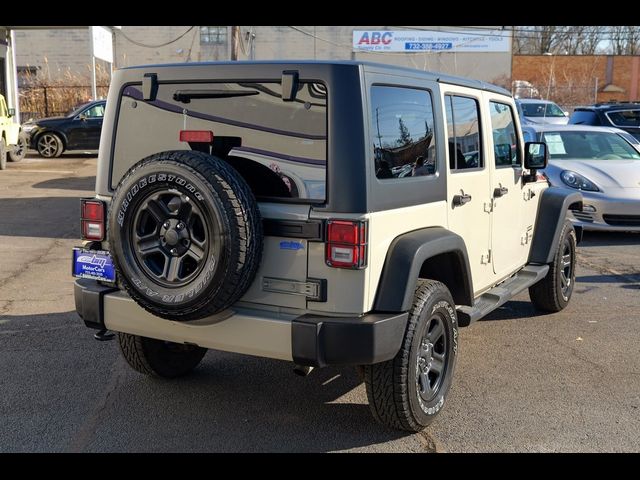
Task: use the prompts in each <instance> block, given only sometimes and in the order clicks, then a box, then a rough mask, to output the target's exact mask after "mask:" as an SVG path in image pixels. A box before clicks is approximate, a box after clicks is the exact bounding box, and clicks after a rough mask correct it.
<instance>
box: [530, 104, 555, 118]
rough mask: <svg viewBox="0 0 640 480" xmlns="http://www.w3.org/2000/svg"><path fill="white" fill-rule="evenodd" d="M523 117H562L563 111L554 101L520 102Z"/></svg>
mask: <svg viewBox="0 0 640 480" xmlns="http://www.w3.org/2000/svg"><path fill="white" fill-rule="evenodd" d="M520 107H521V108H522V113H523V115H524V116H525V117H564V112H563V111H562V109H560V107H559V106H557V105H556V104H555V103H520Z"/></svg>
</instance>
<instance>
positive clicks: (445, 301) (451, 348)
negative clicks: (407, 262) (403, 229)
mask: <svg viewBox="0 0 640 480" xmlns="http://www.w3.org/2000/svg"><path fill="white" fill-rule="evenodd" d="M457 351H458V328H457V315H456V310H455V304H454V302H453V299H452V298H451V294H450V293H449V290H448V289H447V287H446V286H445V285H444V284H442V283H440V282H437V281H434V280H419V281H418V286H417V288H416V292H415V296H414V301H413V306H412V307H411V310H410V311H409V320H408V322H407V329H406V332H405V336H404V340H403V342H402V346H401V347H400V351H399V352H398V353H397V355H396V356H395V358H393V359H392V360H389V361H387V362H383V363H378V364H375V365H366V366H365V367H364V376H365V384H366V387H367V397H368V399H369V406H370V408H371V412H372V413H373V416H374V417H375V419H376V420H377V421H378V422H380V423H382V424H383V425H386V426H389V427H392V428H397V429H400V430H408V431H410V432H418V431H420V430H422V429H423V428H424V427H426V426H427V425H429V424H430V423H431V422H432V421H433V419H434V418H435V416H436V415H437V414H438V413H439V412H440V410H441V409H442V406H443V405H444V402H445V398H446V395H447V393H448V392H449V388H450V387H451V380H452V378H453V371H454V368H455V363H456V355H457Z"/></svg>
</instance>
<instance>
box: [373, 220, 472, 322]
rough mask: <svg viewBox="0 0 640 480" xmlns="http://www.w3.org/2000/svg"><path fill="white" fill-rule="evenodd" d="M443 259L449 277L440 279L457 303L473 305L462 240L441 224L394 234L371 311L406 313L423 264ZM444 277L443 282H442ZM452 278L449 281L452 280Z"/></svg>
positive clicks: (465, 248)
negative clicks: (430, 260)
mask: <svg viewBox="0 0 640 480" xmlns="http://www.w3.org/2000/svg"><path fill="white" fill-rule="evenodd" d="M434 258H438V259H446V265H447V267H449V266H450V267H451V268H450V269H448V270H449V272H441V273H442V274H444V275H446V274H447V273H448V274H449V275H451V276H450V278H449V281H447V279H445V278H435V279H432V280H439V281H442V282H443V283H444V284H445V285H446V286H447V287H448V288H449V289H450V290H451V294H452V295H453V299H454V301H455V302H456V304H457V305H473V287H472V282H471V268H470V267H469V256H468V254H467V247H466V245H465V243H464V240H463V239H462V237H460V236H459V235H457V234H455V233H453V232H451V231H449V230H447V229H445V228H442V227H430V228H423V229H420V230H414V231H412V232H409V233H405V234H403V235H400V236H398V237H396V238H395V239H394V240H393V242H391V245H390V246H389V250H388V251H387V257H386V259H385V263H384V267H383V269H382V274H381V276H380V282H379V283H378V290H377V293H376V299H375V302H374V310H375V311H379V312H406V311H408V310H409V308H411V303H412V301H413V294H414V291H415V289H416V285H417V282H418V278H419V277H420V272H421V270H422V267H423V265H424V264H425V262H426V261H427V260H429V259H434ZM443 280H444V281H443ZM452 280H453V281H452Z"/></svg>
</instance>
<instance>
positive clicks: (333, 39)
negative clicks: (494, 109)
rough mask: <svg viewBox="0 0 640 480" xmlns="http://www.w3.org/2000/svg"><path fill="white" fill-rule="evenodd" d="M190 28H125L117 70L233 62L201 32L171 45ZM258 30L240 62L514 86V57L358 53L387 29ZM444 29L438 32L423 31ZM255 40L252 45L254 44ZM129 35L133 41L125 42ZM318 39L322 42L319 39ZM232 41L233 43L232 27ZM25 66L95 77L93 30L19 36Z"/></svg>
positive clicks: (245, 40) (118, 39) (245, 42)
mask: <svg viewBox="0 0 640 480" xmlns="http://www.w3.org/2000/svg"><path fill="white" fill-rule="evenodd" d="M188 28H189V27H188V26H123V27H122V32H118V31H116V33H115V42H114V44H115V66H116V67H126V66H131V65H140V64H148V63H169V62H177V63H180V62H189V61H209V60H227V59H229V54H230V48H229V45H228V44H227V45H220V46H218V45H216V46H206V45H200V32H199V27H195V28H194V29H193V30H192V31H189V32H188V33H187V34H186V35H184V37H182V38H181V39H179V40H177V41H176V42H173V43H171V44H169V45H166V46H160V47H157V48H149V47H145V46H140V45H136V44H135V43H133V42H131V41H130V40H129V39H131V40H133V41H134V42H138V43H142V44H145V45H161V44H163V43H166V42H168V41H170V40H172V39H175V38H176V37H178V36H179V35H181V34H182V33H184V32H185V31H186V30H187V29H188ZM295 28H297V29H299V30H302V31H303V32H306V34H305V33H303V32H300V31H298V30H295V29H293V28H291V27H284V26H280V27H278V26H258V27H248V26H242V27H240V31H241V39H242V41H241V43H240V45H241V48H240V49H239V52H238V59H240V60H245V59H252V58H253V59H256V60H270V59H282V60H287V59H312V60H313V59H318V60H319V59H330V60H331V59H335V60H349V59H357V60H365V61H373V62H381V63H389V64H394V65H402V66H407V67H412V68H418V69H421V70H433V71H442V72H446V73H450V74H457V75H462V76H467V77H471V78H476V79H480V80H486V81H492V82H498V83H503V84H508V78H509V75H510V72H511V52H504V53H480V54H479V53H447V52H442V53H424V52H422V53H386V54H385V53H369V52H353V51H352V32H353V30H383V29H388V27H383V26H338V27H334V26H301V27H295ZM418 28H430V29H438V27H418ZM249 32H250V34H252V35H255V37H253V38H254V43H253V45H251V42H250V41H249V39H250V38H251V35H249V36H247V34H248V33H249ZM123 33H124V35H126V36H127V37H129V39H127V38H125V36H124V35H123ZM313 36H315V37H318V38H313ZM227 39H228V40H230V27H229V34H228V36H227ZM16 54H17V63H18V65H19V66H37V67H39V68H40V70H41V71H42V72H44V73H45V74H46V75H48V76H49V77H50V78H53V77H57V78H59V77H64V76H65V75H70V74H77V75H83V76H87V77H88V76H89V72H90V65H91V61H90V56H89V38H88V30H86V29H75V30H34V31H17V32H16Z"/></svg>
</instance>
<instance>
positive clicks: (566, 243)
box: [529, 221, 577, 312]
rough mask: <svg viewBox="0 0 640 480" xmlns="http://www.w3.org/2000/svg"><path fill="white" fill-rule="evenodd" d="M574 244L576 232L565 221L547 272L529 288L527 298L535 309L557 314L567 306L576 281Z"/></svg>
mask: <svg viewBox="0 0 640 480" xmlns="http://www.w3.org/2000/svg"><path fill="white" fill-rule="evenodd" d="M576 243H577V241H576V231H575V230H574V228H573V226H572V225H571V223H570V222H569V221H566V222H565V224H564V227H563V228H562V231H561V232H560V241H559V242H558V250H557V251H556V254H555V256H554V258H553V263H551V265H549V272H548V273H547V275H546V276H545V277H544V278H543V279H542V280H540V281H539V282H538V283H536V284H535V285H532V286H531V287H529V297H530V298H531V302H532V303H533V304H534V305H535V307H536V308H537V309H539V310H542V311H545V312H559V311H560V310H562V309H563V308H565V307H566V306H567V305H568V304H569V300H570V299H571V294H572V293H573V287H574V285H575V281H576Z"/></svg>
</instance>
